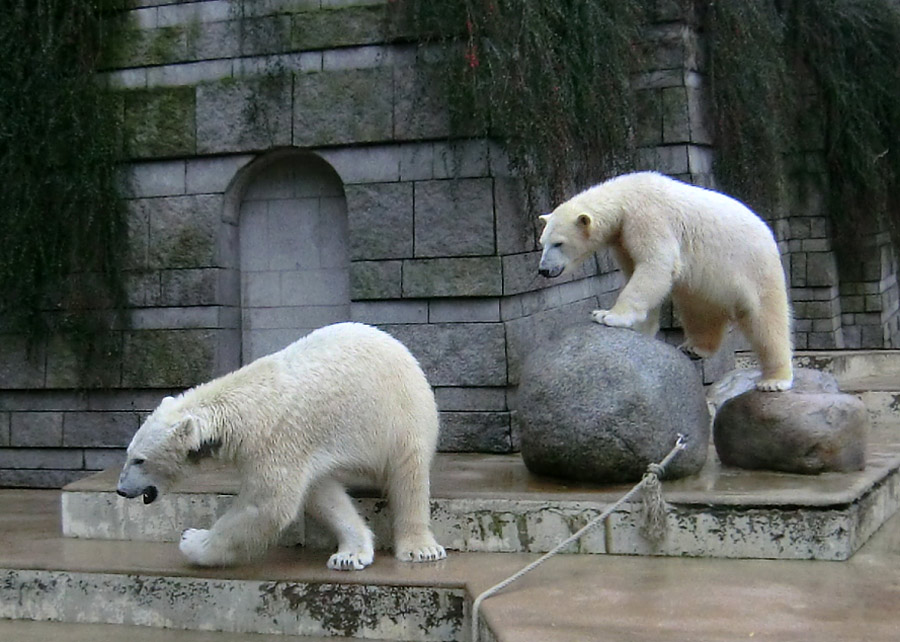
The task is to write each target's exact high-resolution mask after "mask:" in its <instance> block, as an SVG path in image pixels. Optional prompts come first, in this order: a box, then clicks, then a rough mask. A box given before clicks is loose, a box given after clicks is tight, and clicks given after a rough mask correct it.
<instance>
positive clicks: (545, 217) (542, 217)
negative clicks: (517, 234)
mask: <svg viewBox="0 0 900 642" xmlns="http://www.w3.org/2000/svg"><path fill="white" fill-rule="evenodd" d="M538 220H539V221H540V222H541V223H543V224H544V225H546V224H547V221H549V220H550V215H549V214H541V215H540V216H538Z"/></svg>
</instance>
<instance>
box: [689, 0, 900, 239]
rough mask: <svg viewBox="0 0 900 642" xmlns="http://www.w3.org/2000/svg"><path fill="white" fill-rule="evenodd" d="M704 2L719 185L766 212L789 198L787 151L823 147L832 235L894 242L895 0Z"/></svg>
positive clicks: (899, 35) (898, 86)
mask: <svg viewBox="0 0 900 642" xmlns="http://www.w3.org/2000/svg"><path fill="white" fill-rule="evenodd" d="M707 10H708V14H707V22H706V24H707V27H708V28H709V31H710V75H711V79H712V88H713V106H714V114H715V127H716V145H717V161H716V175H717V178H718V179H719V181H720V183H722V185H723V186H724V187H725V188H726V189H727V190H728V191H731V192H733V193H736V194H738V195H740V196H741V197H742V198H745V199H746V200H748V201H749V202H751V203H753V204H755V205H760V206H763V207H766V208H768V209H770V210H771V209H772V208H773V207H775V206H776V205H777V204H783V202H784V201H783V199H784V196H785V194H784V182H783V179H784V177H786V176H788V175H789V174H790V173H791V171H793V170H794V167H792V162H795V160H794V159H792V158H791V157H790V154H791V153H795V152H796V153H800V152H804V151H816V152H824V157H825V167H826V169H825V176H824V179H825V180H824V184H825V186H826V194H827V209H828V214H829V217H830V219H831V221H832V224H833V226H834V237H835V239H836V240H837V241H838V242H839V243H843V244H844V245H849V246H850V247H852V246H853V242H854V241H858V240H861V239H862V238H863V237H864V236H865V235H866V234H870V233H871V232H873V231H875V230H877V229H880V228H884V227H887V228H888V229H890V230H891V231H892V233H893V236H894V240H895V244H897V246H898V247H900V145H898V142H900V65H898V62H897V61H898V52H900V5H898V4H897V2H896V1H895V0H816V2H810V1H808V0H789V1H785V0H782V1H778V0H730V1H729V2H711V3H708V6H707ZM817 134H818V135H817ZM810 138H812V141H810V140H809V139H810ZM816 147H818V148H819V149H816ZM786 155H787V156H786Z"/></svg>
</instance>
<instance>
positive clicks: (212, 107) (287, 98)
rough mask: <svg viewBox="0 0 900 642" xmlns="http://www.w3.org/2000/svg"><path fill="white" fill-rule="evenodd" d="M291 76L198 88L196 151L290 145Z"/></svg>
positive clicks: (262, 78)
mask: <svg viewBox="0 0 900 642" xmlns="http://www.w3.org/2000/svg"><path fill="white" fill-rule="evenodd" d="M291 101H292V96H291V76H290V74H285V73H282V74H270V75H267V76H264V77H261V78H248V79H240V80H235V79H231V78H228V79H225V80H222V81H220V82H212V83H206V84H201V85H199V86H198V87H197V114H198V118H197V151H198V152H199V153H206V154H211V153H223V152H247V151H254V150H264V149H269V148H272V147H277V146H280V145H290V144H291Z"/></svg>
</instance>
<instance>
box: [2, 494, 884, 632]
mask: <svg viewBox="0 0 900 642" xmlns="http://www.w3.org/2000/svg"><path fill="white" fill-rule="evenodd" d="M58 506H59V493H58V492H56V491H0V530H2V532H3V540H4V544H5V545H4V546H3V547H0V569H3V570H2V571H0V575H2V578H3V579H2V580H0V618H18V619H27V618H35V619H38V620H45V621H63V622H82V623H86V624H92V625H93V624H98V623H104V622H105V623H111V624H122V623H124V624H138V623H139V624H142V625H144V626H149V627H169V628H183V629H187V630H193V629H195V628H201V626H202V628H205V629H208V630H223V631H232V632H234V631H235V630H246V629H249V628H261V627H270V628H269V630H271V628H272V627H284V630H285V631H286V632H287V631H288V630H289V631H290V633H292V634H295V635H298V634H305V635H312V636H315V635H320V633H317V631H321V630H322V628H321V625H319V624H315V625H314V626H311V627H310V628H303V626H302V622H300V619H299V618H297V615H296V614H297V613H309V612H310V611H311V610H315V611H316V612H317V613H318V617H319V618H320V619H321V620H322V621H325V622H331V623H332V624H333V626H334V628H332V629H329V630H330V631H331V634H334V635H337V637H338V638H339V639H340V637H341V636H342V635H344V634H346V633H348V632H350V633H352V637H355V638H366V639H378V637H377V632H375V633H376V634H372V635H370V634H368V633H367V632H366V631H365V630H364V627H362V626H360V624H361V623H362V622H363V618H357V617H356V616H355V615H354V614H355V613H357V611H355V610H353V609H352V608H350V607H348V606H347V602H346V600H348V599H349V598H348V596H357V595H359V594H360V592H361V591H362V593H363V594H365V595H366V597H365V599H364V601H363V602H362V603H357V604H360V605H361V606H363V607H364V608H365V610H366V612H367V613H376V612H377V613H384V611H383V610H382V605H381V604H380V602H379V598H377V597H375V596H376V594H377V593H378V587H400V588H404V589H406V590H407V591H409V592H410V594H414V593H416V592H417V591H425V592H426V594H431V595H433V593H431V592H432V591H434V590H441V591H445V592H446V594H448V595H453V596H458V599H459V600H461V604H462V609H461V610H460V609H455V610H451V611H444V610H442V609H441V603H440V602H439V601H438V602H434V601H432V600H433V598H432V599H429V600H419V601H416V602H415V604H416V605H417V606H416V607H415V608H407V606H406V605H404V604H401V603H395V604H394V607H395V608H397V609H398V610H397V611H395V612H394V614H393V615H392V616H391V617H393V618H395V619H396V621H399V622H401V623H402V624H403V627H404V631H406V632H408V631H410V630H414V632H417V631H420V632H421V633H418V632H417V633H416V635H414V636H412V637H410V636H406V637H397V638H391V637H387V638H386V639H399V640H432V639H446V640H458V641H460V642H462V641H465V640H467V631H468V624H469V621H468V618H469V617H470V605H471V600H472V599H473V597H474V596H475V595H477V594H479V593H480V592H481V591H483V590H485V589H486V588H488V587H489V586H491V585H493V584H494V583H496V582H498V581H500V580H501V579H503V578H504V577H506V576H508V575H509V574H511V573H513V572H514V571H516V570H518V568H520V567H521V566H524V565H525V564H526V563H528V562H530V561H531V560H533V559H535V556H533V555H527V554H491V553H485V554H467V553H455V554H451V556H450V557H449V558H448V559H447V560H445V561H443V562H439V563H435V564H426V565H412V564H403V563H400V562H396V561H394V560H393V559H391V558H390V557H388V556H379V557H378V558H377V559H376V562H375V564H374V565H373V566H372V567H371V568H369V569H367V570H365V571H362V572H358V573H350V574H348V573H341V572H337V571H328V570H326V569H325V567H324V564H325V560H326V558H327V554H326V553H325V552H316V551H310V550H306V549H278V550H274V551H272V553H271V555H270V556H269V557H267V558H266V559H265V560H263V561H262V562H260V563H257V564H254V565H250V566H246V567H240V568H236V569H230V570H209V569H197V568H192V567H189V566H186V565H184V564H183V563H182V562H181V560H180V558H179V555H178V551H177V548H176V546H175V545H174V544H169V543H156V542H114V541H87V540H76V539H72V538H65V537H62V536H61V534H60V528H61V524H60V521H59V517H58ZM898 568H900V518H894V519H892V520H891V521H889V522H888V523H887V524H886V525H885V526H884V527H883V528H882V529H881V530H880V531H879V532H878V533H877V534H876V535H875V536H874V537H873V538H872V539H871V541H870V542H869V543H868V544H866V545H865V546H864V547H863V548H862V550H860V551H859V553H857V554H856V555H855V556H854V557H853V559H851V560H850V561H848V562H843V563H835V562H815V561H772V560H723V559H684V558H660V557H631V556H598V555H588V556H578V555H567V556H558V557H556V558H553V559H552V560H550V561H549V562H547V563H546V564H545V565H543V566H541V567H540V568H539V569H537V570H536V571H534V572H533V573H532V574H530V575H528V576H526V577H525V578H523V579H522V580H520V582H518V583H516V584H514V585H513V586H511V587H509V588H508V589H507V590H506V591H504V592H503V593H501V594H499V595H496V596H494V597H491V598H490V599H488V600H486V601H485V603H484V605H483V611H482V613H483V622H484V629H483V630H484V632H485V635H484V636H483V637H482V639H483V640H487V641H488V642H490V641H491V640H494V641H496V642H576V641H578V642H583V641H585V640H591V641H596V642H607V641H609V642H613V641H615V642H621V641H623V640H628V641H629V642H650V641H658V640H691V641H692V642H694V641H696V642H718V641H725V640H739V639H754V640H770V641H773V642H775V641H777V642H783V641H786V640H816V641H817V642H847V641H848V640H866V641H867V642H889V641H890V642H894V641H895V640H897V639H900V611H898V610H897V604H900V579H898V578H900V575H898V571H897V569H898ZM26 576H27V578H28V579H27V580H26ZM240 584H242V585H244V586H249V587H252V588H253V589H254V591H245V592H244V594H243V596H242V599H243V600H249V601H248V602H245V603H244V604H240V603H236V602H233V601H229V600H227V599H225V597H227V595H228V593H227V589H228V587H230V586H238V585H240ZM189 586H190V587H192V588H191V589H190V590H188V589H187V587H189ZM271 586H277V587H278V589H277V590H276V591H268V592H267V591H266V590H265V587H271ZM304 586H314V587H319V588H321V587H323V586H328V587H330V588H329V590H328V591H327V592H325V591H321V590H314V591H302V590H300V589H299V588H298V587H304ZM370 587H375V588H373V589H371V590H372V593H371V594H369V593H368V592H367V591H369V590H370ZM85 589H89V590H85ZM363 589H365V590H363ZM266 595H268V596H269V597H272V596H273V595H274V596H281V597H285V598H286V597H291V598H293V599H285V600H283V601H279V602H278V608H277V609H273V608H272V604H271V603H269V605H266V602H265V599H266V598H265V596H266ZM370 595H371V596H372V597H370ZM354 599H355V598H354ZM454 599H457V598H456V597H454ZM254 600H255V601H254ZM237 607H240V608H241V609H243V610H236V609H237ZM260 610H261V611H260ZM245 611H250V612H252V613H253V614H254V617H252V618H250V619H249V620H248V619H245V618H244V617H243V614H244V612H245ZM261 613H262V614H263V615H261ZM442 614H443V615H442ZM450 614H452V617H450ZM164 616H165V617H169V618H170V619H169V620H166V619H164ZM445 616H446V618H445ZM379 617H383V618H385V621H388V622H389V621H392V620H391V617H388V616H386V615H383V616H379ZM454 618H459V619H458V620H457V619H454ZM368 621H370V622H371V621H373V620H372V619H371V617H370V619H369V620H368ZM286 622H290V623H291V625H290V626H286V625H285V623H286ZM413 622H415V623H423V622H431V626H430V628H423V629H419V628H418V624H416V625H415V626H411V623H413ZM250 623H252V624H253V626H250ZM294 623H297V625H296V626H294ZM38 626H40V625H38ZM10 627H12V630H13V631H16V632H21V631H22V630H23V628H22V627H25V628H24V630H25V631H27V630H28V629H27V627H28V624H24V623H22V622H14V623H11V622H2V621H0V638H2V639H10V640H13V639H15V640H19V639H22V640H27V639H28V638H27V637H22V638H20V637H18V636H17V637H8V636H7V635H6V632H8V631H10V630H11V629H10ZM441 627H444V628H441ZM387 628H388V627H387V626H385V627H383V629H382V630H386V629H387ZM56 630H57V631H59V629H56ZM62 630H64V631H65V634H64V635H62V634H60V635H58V636H53V637H52V638H51V637H48V638H46V639H66V640H69V641H70V642H80V640H87V639H88V638H90V640H91V641H92V642H99V641H100V640H103V639H104V638H102V637H93V636H92V633H93V631H95V630H96V629H95V627H94V626H90V627H88V633H87V634H85V633H84V632H83V630H82V629H80V627H78V626H71V627H65V628H64V629H62ZM101 630H105V631H107V632H108V633H109V634H110V635H115V634H118V632H120V631H121V629H118V628H117V627H116V628H112V629H108V628H107V629H101ZM131 630H132V629H125V631H131ZM154 630H157V629H154ZM158 630H159V637H153V636H149V637H147V636H144V637H134V638H132V639H133V640H135V641H136V642H140V641H141V640H149V639H154V640H163V641H165V642H169V641H171V642H181V641H182V640H193V639H194V638H191V637H186V638H182V637H179V636H177V635H174V634H173V632H172V631H167V630H164V629H158ZM438 630H440V631H443V632H444V633H445V634H446V635H438V634H437V633H436V631H438ZM142 632H143V631H142ZM256 632H260V631H256ZM387 632H388V633H390V631H387ZM361 633H362V634H363V635H361ZM80 636H81V637H80ZM108 639H110V640H116V641H118V640H121V639H124V638H122V637H111V638H108ZM207 639H208V638H206V637H199V638H197V642H206V641H207ZM216 639H222V640H229V639H232V638H231V637H227V636H225V637H222V638H218V637H217V638H216ZM241 639H243V638H241ZM277 639H285V638H280V637H279V638H277ZM287 639H290V638H287ZM313 639H316V638H313ZM381 639H385V638H381Z"/></svg>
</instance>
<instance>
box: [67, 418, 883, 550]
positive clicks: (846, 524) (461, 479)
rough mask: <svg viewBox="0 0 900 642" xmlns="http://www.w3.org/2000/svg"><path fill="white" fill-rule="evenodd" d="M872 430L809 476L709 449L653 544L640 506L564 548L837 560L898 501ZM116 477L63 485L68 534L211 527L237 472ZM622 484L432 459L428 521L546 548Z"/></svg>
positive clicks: (313, 542)
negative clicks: (748, 467) (726, 459)
mask: <svg viewBox="0 0 900 642" xmlns="http://www.w3.org/2000/svg"><path fill="white" fill-rule="evenodd" d="M895 424H896V422H895ZM873 433H877V438H876V435H875V434H873V437H872V446H870V454H869V460H868V466H867V470H865V471H861V472H858V473H843V474H837V473H830V474H824V475H820V476H818V477H809V476H804V475H789V474H783V473H766V472H754V471H742V470H734V469H724V468H721V467H720V466H719V465H718V462H717V460H716V458H715V454H714V452H711V454H710V457H709V460H708V462H707V465H706V466H705V467H704V469H703V470H702V471H701V473H700V474H699V475H696V476H693V477H687V478H683V479H680V480H675V481H671V482H664V483H663V494H664V497H665V499H666V501H667V502H668V504H669V506H670V512H669V514H668V526H669V533H668V537H667V538H666V539H665V540H664V542H663V543H662V544H661V545H659V546H654V545H652V544H651V543H650V542H648V541H647V540H646V539H644V537H643V536H642V535H641V534H640V529H639V520H638V519H637V517H636V515H637V511H638V508H639V507H638V506H637V505H635V504H629V505H626V506H625V507H624V508H623V509H621V510H619V511H616V512H615V513H614V514H613V515H612V516H611V517H610V521H609V523H608V525H607V528H606V529H603V528H601V527H598V528H597V529H596V530H595V531H593V532H591V533H589V534H588V536H587V537H586V538H585V539H583V540H581V541H580V543H578V544H577V545H573V546H572V547H571V548H570V549H568V550H567V551H565V552H568V553H592V554H602V553H615V554H629V555H667V556H693V557H725V558H774V559H822V560H845V559H848V558H849V557H850V556H851V555H852V554H853V553H854V552H855V551H856V550H858V549H859V547H860V546H862V545H863V544H864V543H865V542H866V541H867V540H868V539H869V537H870V536H871V535H872V534H873V533H874V532H875V531H876V530H877V529H878V528H879V527H880V526H881V524H883V523H884V522H885V521H887V519H888V518H890V517H891V516H892V515H893V514H894V513H895V512H896V511H897V509H898V507H900V440H898V438H897V436H896V425H893V426H891V427H889V428H887V429H882V430H878V431H873ZM117 473H118V471H115V470H110V471H106V472H104V473H101V474H98V475H95V476H92V477H90V478H87V479H85V480H83V481H81V482H76V483H74V484H70V485H69V486H67V487H66V489H65V491H64V493H63V532H64V533H65V534H66V535H67V536H70V537H93V538H111V539H142V540H161V541H174V540H177V538H178V537H179V536H180V533H181V529H183V528H185V527H187V526H206V525H208V524H210V523H211V522H212V520H213V519H214V518H215V517H216V516H217V515H219V514H221V512H222V511H224V510H225V508H226V506H227V504H228V502H230V501H231V499H232V496H233V494H234V493H235V492H236V491H237V484H236V479H235V478H234V477H232V476H230V475H229V474H228V473H227V472H223V471H221V470H220V471H218V472H209V473H206V474H203V475H198V476H195V478H194V479H193V480H191V481H189V482H186V483H185V484H183V485H182V486H181V487H180V489H179V491H178V492H175V493H173V494H171V495H169V496H167V497H163V498H162V499H161V500H160V501H159V502H157V504H154V505H153V506H151V507H146V506H143V505H142V504H140V503H139V502H127V501H126V500H123V499H121V498H119V497H117V496H116V495H115V493H114V488H115V478H116V475H117ZM629 488H630V485H617V486H591V485H586V484H577V483H572V482H565V483H562V482H557V481H555V480H552V479H548V478H541V477H536V476H531V475H529V474H528V473H527V471H526V469H525V467H524V464H522V462H521V458H520V457H519V456H517V455H460V454H440V455H438V457H437V459H436V462H435V467H434V472H433V474H432V519H433V524H434V528H435V534H436V537H437V538H438V540H439V541H441V542H442V543H444V544H445V545H448V547H449V548H451V549H454V550H462V551H473V552H531V553H539V552H546V551H547V550H549V549H550V548H552V547H553V546H555V545H556V543H558V542H559V541H561V540H562V539H564V538H565V537H567V536H568V535H570V534H571V533H573V532H574V531H575V530H577V529H578V528H580V527H581V526H583V525H584V524H586V523H587V522H588V521H589V520H590V519H591V518H593V517H594V516H596V515H597V514H599V513H600V512H601V511H602V510H604V509H605V508H606V507H607V506H608V505H609V504H610V503H611V502H613V501H616V500H618V499H619V498H620V497H621V495H622V494H623V493H624V492H626V491H627V490H628V489H629ZM357 495H358V498H357V500H356V501H357V504H358V506H359V507H360V509H361V511H362V512H363V514H364V515H365V516H366V519H367V520H368V521H369V523H370V524H371V525H372V527H373V528H374V530H375V534H376V541H380V542H386V541H387V542H389V541H390V531H389V528H388V526H389V521H388V519H389V511H385V510H384V508H385V503H384V500H382V499H380V498H377V497H374V496H373V495H372V493H371V492H366V491H362V492H360V493H358V494H357ZM301 522H302V520H301ZM292 533H294V539H293V540H292V542H291V543H298V542H303V543H305V544H306V545H307V546H310V547H313V548H321V547H323V546H328V545H330V544H329V538H328V537H327V536H325V535H323V533H322V532H321V530H318V527H316V526H314V525H313V524H312V523H311V522H309V523H302V524H301V527H300V528H297V529H294V530H293V531H292ZM297 533H301V534H299V535H298V534H297Z"/></svg>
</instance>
